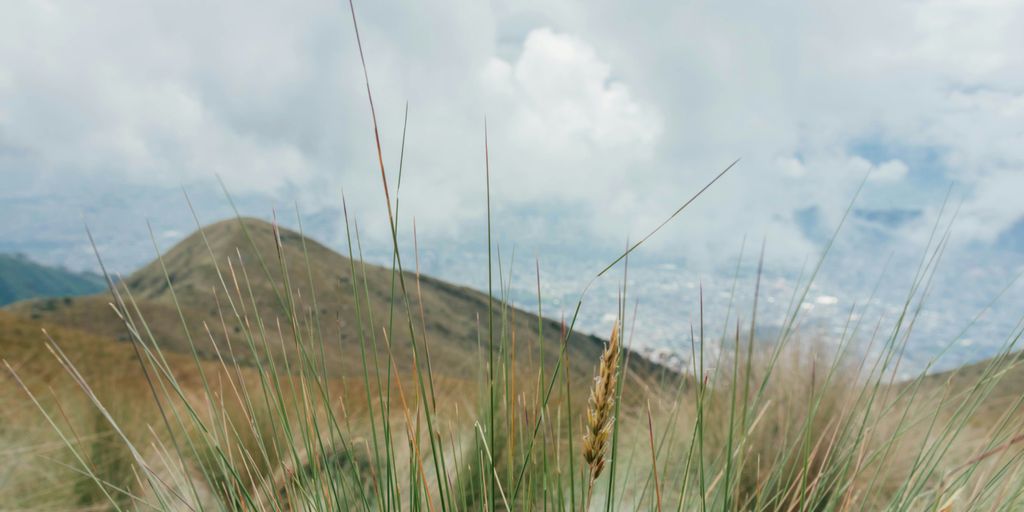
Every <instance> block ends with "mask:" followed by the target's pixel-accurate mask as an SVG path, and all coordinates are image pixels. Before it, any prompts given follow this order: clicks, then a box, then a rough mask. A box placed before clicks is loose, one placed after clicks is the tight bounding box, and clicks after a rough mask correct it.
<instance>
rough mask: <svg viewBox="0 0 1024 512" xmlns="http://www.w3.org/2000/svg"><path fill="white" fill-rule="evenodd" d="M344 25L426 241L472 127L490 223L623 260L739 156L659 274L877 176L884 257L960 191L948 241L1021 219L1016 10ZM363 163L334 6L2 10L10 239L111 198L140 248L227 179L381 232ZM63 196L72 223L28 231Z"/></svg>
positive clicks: (399, 8)
mask: <svg viewBox="0 0 1024 512" xmlns="http://www.w3.org/2000/svg"><path fill="white" fill-rule="evenodd" d="M356 10H357V15H358V18H359V22H360V28H361V30H362V35H363V42H364V46H365V49H366V57H367V61H368V66H369V74H370V80H371V82H372V86H373V90H374V95H375V99H376V102H377V107H378V116H379V119H380V124H381V128H382V130H383V136H384V152H385V157H386V160H387V164H388V166H389V172H391V173H392V179H393V180H394V179H395V176H394V173H395V171H396V170H397V163H398V157H399V140H400V136H401V131H402V116H403V109H404V105H405V103H406V102H408V103H409V125H408V142H407V146H406V152H405V176H404V177H403V184H402V187H403V192H402V197H403V202H402V208H403V211H404V212H405V219H407V221H409V222H411V219H412V218H415V219H416V221H417V224H418V229H419V231H420V232H421V233H422V234H424V236H428V237H435V238H436V239H445V238H453V237H467V236H469V235H468V234H467V233H473V234H474V236H476V235H477V234H479V229H477V227H478V226H479V223H480V219H481V215H482V214H483V211H484V206H485V203H484V199H483V195H482V194H483V191H484V180H483V124H484V122H483V119H484V117H485V116H486V118H487V119H488V123H489V129H490V149H491V166H492V171H493V178H492V188H493V197H494V204H495V208H496V210H497V211H499V212H503V214H504V215H506V217H507V218H509V219H514V220H515V222H510V225H515V226H519V230H518V231H516V232H514V233H511V234H510V236H514V237H517V238H523V239H527V240H528V239H530V238H531V237H533V238H544V239H547V240H552V239H558V238H559V237H562V236H568V233H570V232H571V233H572V235H573V236H574V237H576V239H580V238H582V239H586V240H590V241H592V242H593V243H594V244H595V245H600V244H616V245H621V244H622V243H623V241H624V240H625V238H626V237H627V236H632V237H633V238H634V239H635V238H636V237H637V236H639V235H640V234H642V233H643V232H644V231H645V230H646V229H648V228H650V227H651V226H652V225H654V224H656V223H657V222H658V221H659V220H660V219H661V218H662V217H663V216H664V215H665V214H666V213H668V212H669V211H671V210H672V209H674V207H675V206H676V205H678V204H679V203H681V202H682V201H683V200H684V199H685V198H687V197H688V196H689V195H690V194H692V193H693V192H694V191H696V190H697V189H699V188H700V187H701V186H702V185H703V183H704V182H705V181H706V180H708V179H710V178H711V177H712V176H713V175H714V174H715V173H716V172H718V171H719V170H720V169H722V168H723V167H725V166H726V165H727V164H728V163H729V162H731V161H732V160H734V159H736V158H742V162H741V163H740V164H739V166H738V167H737V168H736V169H735V171H734V172H733V173H732V174H731V175H730V176H728V177H727V178H725V179H724V180H723V181H722V182H721V183H720V184H719V185H717V186H716V187H714V188H713V189H712V190H711V191H710V192H709V193H708V194H707V195H706V197H705V198H704V199H703V200H702V201H700V202H699V204H698V205H697V206H696V207H694V208H693V210H692V211H691V212H689V213H687V214H686V215H685V216H684V217H682V218H681V219H680V221H679V222H678V223H676V224H673V225H672V226H670V228H669V229H668V230H667V231H666V232H665V233H664V234H663V235H662V236H660V237H658V238H657V239H655V240H654V241H653V242H652V246H651V249H650V250H652V251H656V252H657V251H670V252H671V251H674V252H679V253H683V254H686V255H687V256H688V257H689V258H692V259H693V260H694V261H713V260H716V259H719V258H720V257H721V256H720V255H723V254H727V255H729V256H728V257H729V258H731V257H732V254H734V253H735V250H736V247H737V246H738V240H739V239H740V238H741V237H742V236H743V235H744V234H746V235H749V236H751V237H754V238H757V239H759V238H761V237H762V236H767V237H768V239H769V240H770V241H771V243H772V246H773V247H774V248H775V250H774V251H773V252H772V255H774V257H777V258H778V259H780V260H782V261H784V260H787V259H792V260H798V259H802V258H803V257H804V256H805V255H807V254H808V253H811V252H813V251H814V250H816V248H817V247H819V246H820V243H821V241H820V235H821V233H820V232H821V231H822V229H824V228H827V229H831V226H833V225H834V224H835V222H836V221H837V219H838V217H839V215H840V214H841V213H842V212H843V211H844V210H845V208H846V206H847V204H848V202H849V200H850V199H851V198H852V196H853V193H854V190H855V189H856V187H857V185H858V184H859V183H860V181H861V180H862V178H863V177H864V176H865V175H866V173H867V172H868V171H869V170H870V171H872V172H871V175H870V176H871V177H870V178H869V181H868V184H867V187H866V189H865V191H864V194H863V195H862V197H861V199H860V202H859V203H858V208H859V209H861V210H863V211H862V219H866V220H864V222H867V223H869V224H870V223H874V224H877V226H876V228H877V229H878V230H881V231H883V232H885V233H886V236H887V237H888V238H897V239H899V240H901V241H908V243H913V242H914V241H915V240H920V239H921V238H923V237H924V236H926V235H927V234H928V227H929V226H930V225H931V223H932V222H933V221H934V215H935V212H936V211H937V209H938V207H939V206H940V204H941V202H942V199H943V197H944V195H945V193H946V190H947V188H948V187H949V186H950V185H953V187H954V189H953V190H954V193H953V197H954V199H955V201H960V200H961V199H962V200H963V205H962V208H961V211H960V217H959V221H958V223H957V226H958V229H957V235H956V238H955V242H956V243H958V244H964V245H971V246H978V247H983V248H984V247H990V246H992V245H993V244H996V243H997V242H998V241H1000V240H1005V239H1006V238H1007V237H1012V236H1013V232H1012V228H1013V226H1014V223H1015V222H1020V220H1021V218H1022V216H1024V201H1022V200H1021V194H1022V192H1024V52H1022V51H1021V49H1022V48H1024V30H1021V27H1022V26H1024V4H1022V3H1021V2H1017V1H984V2H979V1H973V0H972V1H962V2H961V1H947V0H943V1H892V0H886V1H870V0H868V1H864V0H859V1H856V2H786V1H782V2H744V3H742V4H739V3H734V2H670V1H652V2H608V1H579V2H574V1H568V2H546V1H545V2H540V1H537V2H529V1H527V2H478V1H465V2H462V1H447V0H441V1H435V2H387V1H374V2H367V1H357V2H356ZM375 157H376V154H375V151H374V147H373V138H372V131H371V125H370V116H369V109H368V106H367V102H366V94H365V90H364V83H363V78H362V74H361V70H360V68H359V60H358V53H357V50H356V47H355V38H354V33H353V29H352V22H351V18H350V16H349V12H348V6H347V4H346V3H345V2H342V1H338V0H334V1H289V2H252V1H219V2H200V1H181V0H175V1H141V2H140V1H116V0H94V1H90V2H79V1H43V0H12V1H8V2H4V4H3V6H2V7H0V178H2V181H3V183H4V184H5V185H4V187H3V188H0V208H2V209H4V210H7V211H8V212H10V213H11V214H13V215H14V216H15V218H18V219H21V220H22V221H24V219H26V218H30V219H37V220H38V222H40V223H53V222H57V220H55V219H70V220H69V222H70V225H72V226H76V229H77V226H78V225H79V223H80V218H81V213H82V212H81V211H76V209H78V210H81V209H82V208H83V207H82V206H81V205H82V204H84V205H90V204H91V205H92V206H91V208H99V206H97V204H98V203H100V202H103V204H107V202H108V201H110V199H111V198H116V197H118V194H122V195H131V196H132V197H125V198H124V200H123V203H122V202H118V203H114V204H113V205H112V206H108V207H107V209H108V210H109V211H118V210H117V209H118V208H122V209H124V210H125V211H120V212H119V213H118V215H117V218H118V219H120V220H123V222H125V223H132V224H136V225H139V224H142V223H143V220H142V218H143V217H151V218H156V219H159V218H160V217H161V216H162V215H167V212H166V210H165V208H166V204H167V201H162V202H159V203H154V202H151V201H148V200H138V199H137V198H138V197H151V196H159V195H161V194H166V193H168V192H166V191H170V192H169V194H171V196H172V197H173V200H174V201H177V202H180V196H178V195H176V194H177V192H176V190H177V188H178V187H180V186H181V185H185V186H187V187H188V188H189V189H190V190H193V191H195V190H200V191H202V190H207V189H213V188H214V187H215V186H216V181H215V176H216V175H220V176H221V177H222V178H223V179H224V181H225V182H226V183H227V186H228V187H229V189H231V191H232V192H233V193H234V194H236V195H237V196H239V197H241V198H243V199H244V198H247V197H248V198H267V199H266V200H267V201H268V202H271V203H274V204H276V205H277V206H280V205H281V204H284V205H288V204H290V202H291V201H293V200H298V201H299V203H300V204H301V205H302V207H303V209H304V210H305V211H309V212H316V211H318V210H321V209H323V208H337V206H338V205H339V202H340V201H339V197H340V195H341V191H342V189H344V190H345V193H346V194H347V196H348V198H349V200H350V206H351V208H352V209H353V210H354V211H356V212H357V213H358V215H360V217H361V218H362V219H363V220H364V223H365V224H366V225H367V228H366V231H367V232H370V233H372V232H374V231H376V232H382V230H383V226H384V219H385V217H384V215H383V211H384V210H383V204H384V203H383V199H382V194H381V188H380V179H379V174H378V172H377V170H376V165H375ZM215 196H216V195H215V194H214V197H215ZM53 198H74V199H73V200H68V201H65V200H63V199H62V200H60V201H57V203H56V204H55V205H54V206H55V208H51V209H47V210H46V211H47V212H50V213H48V214H47V216H46V217H45V218H39V217H35V216H28V214H26V213H25V212H28V211H35V210H32V208H37V207H38V205H39V204H41V203H40V202H43V203H45V201H47V200H53ZM75 201H80V203H76V202H75ZM211 201H213V200H211ZM274 204H268V206H267V208H266V210H269V208H270V206H273V205H274ZM62 206H64V207H62ZM19 213H21V217H18V216H17V215H18V214H19ZM108 213H109V212H108ZM263 213H266V212H265V211H264V212H263ZM206 220H213V219H206ZM61 222H62V221H61ZM24 224H25V223H24V222H21V225H20V226H19V227H18V228H17V229H18V230H15V228H12V227H8V228H6V230H5V233H6V234H5V236H7V237H9V238H11V237H17V236H22V234H25V233H29V234H28V235H25V236H29V235H31V234H32V233H34V232H35V230H33V229H32V228H30V227H27V226H25V225H24ZM108 229H109V227H108ZM19 230H20V231H19ZM29 231H32V232H29ZM1000 237H1002V239H1001V238H1000ZM12 243H13V242H12Z"/></svg>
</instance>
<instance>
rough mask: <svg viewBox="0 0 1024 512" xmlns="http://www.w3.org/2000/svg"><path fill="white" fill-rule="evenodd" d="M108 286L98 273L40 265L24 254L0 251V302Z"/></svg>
mask: <svg viewBox="0 0 1024 512" xmlns="http://www.w3.org/2000/svg"><path fill="white" fill-rule="evenodd" d="M105 287H106V285H105V283H104V282H103V277H101V276H99V275H96V274H92V273H88V272H72V271H70V270H67V269H64V268H57V267H48V266H45V265H40V264H39V263H36V262H34V261H32V260H30V259H28V257H26V256H24V255H22V254H0V306H2V305H4V304H10V303H12V302H16V301H19V300H24V299H31V298H36V297H64V296H69V295H87V294H90V293H96V292H98V291H100V290H102V289H104V288H105Z"/></svg>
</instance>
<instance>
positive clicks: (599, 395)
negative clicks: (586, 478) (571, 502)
mask: <svg viewBox="0 0 1024 512" xmlns="http://www.w3.org/2000/svg"><path fill="white" fill-rule="evenodd" d="M619 345H620V344H619V323H618V321H616V322H615V325H614V326H613V327H612V334H611V338H610V339H609V341H608V345H607V346H606V347H605V349H604V353H602V354H601V362H600V364H599V365H598V368H597V376H596V377H595V378H594V387H593V388H591V390H590V407H589V408H588V409H587V431H586V433H585V434H584V435H583V460H585V461H586V462H587V464H588V465H589V466H590V474H591V478H597V477H598V476H599V475H600V474H601V471H602V470H603V469H604V464H605V451H606V449H607V446H608V437H609V436H610V435H611V431H612V423H614V422H615V417H614V414H613V413H614V405H615V383H616V379H617V377H618V368H619V353H620V352H621V350H620V346H619Z"/></svg>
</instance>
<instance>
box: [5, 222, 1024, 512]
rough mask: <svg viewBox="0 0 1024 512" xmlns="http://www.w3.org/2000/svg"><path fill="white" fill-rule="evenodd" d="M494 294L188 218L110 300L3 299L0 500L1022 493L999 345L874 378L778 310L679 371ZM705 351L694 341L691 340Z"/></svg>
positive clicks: (53, 505)
mask: <svg viewBox="0 0 1024 512" xmlns="http://www.w3.org/2000/svg"><path fill="white" fill-rule="evenodd" d="M498 299H500V298H496V299H495V300H493V301H489V300H488V297H487V296H486V295H485V294H481V293H479V292H476V291H473V290H470V289H466V288H463V287H459V286H454V285H451V284H448V283H444V282H442V281H438V280H435V279H431V278H429V277H426V276H418V275H417V274H416V273H415V272H406V273H404V274H399V273H397V272H393V271H392V270H391V269H389V268H385V267H380V266H373V265H365V264H363V263H362V262H361V261H360V260H359V259H358V257H357V258H355V259H351V258H349V257H347V256H343V255H339V254H337V253H335V252H333V251H331V250H330V249H328V248H326V247H324V246H323V245H321V244H318V243H316V242H315V241H313V240H309V239H306V238H303V237H302V236H301V235H300V234H298V233H295V232H292V231H287V230H280V231H276V230H275V228H274V227H273V226H271V225H269V224H267V223H265V222H261V221H258V220H252V219H242V220H241V221H239V220H232V221H225V222H220V223H217V224H213V225H211V226H208V227H206V228H204V229H203V230H202V231H201V232H198V233H196V234H194V235H192V236H190V237H189V238H187V239H186V240H184V241H183V242H181V243H180V244H178V245H177V246H175V247H173V248H171V249H170V250H169V251H167V252H166V253H165V254H164V255H163V256H162V257H161V258H160V259H158V260H157V261H154V262H153V263H151V264H149V265H147V266H145V267H144V268H142V269H139V270H138V271H137V272H135V273H133V274H132V275H131V276H129V277H128V278H127V279H125V280H124V281H123V282H121V283H120V284H119V286H118V288H117V295H116V296H113V297H112V296H110V295H108V294H98V295H92V296H85V297H75V298H61V299H35V300H30V301H23V302H19V303H16V304H13V305H11V306H8V307H7V308H5V309H4V310H0V358H2V359H3V360H4V361H5V362H6V363H7V364H9V365H10V367H9V368H10V370H9V371H7V372H6V373H4V377H5V379H6V382H5V384H9V385H6V386H4V387H0V406H3V408H2V414H0V444H2V446H0V451H3V452H4V453H9V454H16V456H19V457H22V458H24V459H25V461H26V462H25V463H23V464H19V465H17V466H12V467H10V468H8V469H7V472H6V473H5V474H0V477H2V478H3V480H2V481H4V482H8V484H6V485H4V486H0V501H4V502H5V503H13V504H15V505H17V506H18V507H21V508H34V509H76V508H80V509H85V510H97V509H101V510H106V509H111V510H124V509H134V508H147V507H152V508H156V509H159V510H166V509H169V510H199V509H225V510H297V509H305V510H337V509H357V510H398V509H401V510H406V509H411V510H431V511H433V510H479V509H490V508H493V509H499V510H500V509H508V510H529V509H541V508H544V509H552V510H581V509H586V508H587V507H586V506H585V504H589V505H590V509H594V510H597V509H601V510H605V509H649V510H661V509H663V507H664V508H671V509H674V510H705V509H708V508H711V509H715V510H730V511H731V510H737V511H738V510H758V511H783V510H785V511H790V510H822V511H832V510H915V511H916V510H922V511H924V510H927V511H941V512H950V511H952V510H978V509H986V510H988V509H993V510H1015V509H1018V507H1019V506H1021V505H1024V451H1022V450H1021V449H1020V446H1021V445H1022V443H1024V434H1022V433H1021V432H1020V429H1019V427H1018V425H1019V423H1020V421H1019V420H1020V419H1021V417H1022V416H1021V414H1020V412H1021V403H1022V402H1024V398H1022V397H1024V393H1022V389H1024V388H1022V386H1024V369H1022V368H1021V365H1020V358H1018V357H1016V356H1006V357H1001V358H996V359H993V360H990V361H986V362H982V363H978V364H975V365H971V366H967V367H964V368H962V369H960V370H958V371H955V372H949V373H945V374H938V375H926V376H921V377H919V378H916V379H912V380H910V381H903V382H899V381H896V380H895V375H896V374H897V371H898V367H899V364H898V361H899V357H900V354H901V351H902V349H903V348H902V347H901V346H900V345H899V344H897V343H891V344H889V345H888V346H889V347H891V348H889V349H887V350H888V351H887V352H884V353H883V354H882V356H881V358H880V359H879V360H877V361H875V360H873V359H872V360H856V359H853V360H851V358H850V354H851V353H852V352H849V351H846V350H844V349H843V346H844V344H848V343H853V342H854V340H853V339H852V338H850V339H843V340H838V343H835V341H836V340H821V339H817V338H813V337H808V336H805V335H803V334H801V332H800V330H799V329H794V330H793V331H785V334H786V335H785V336H782V337H780V342H779V343H778V344H770V343H766V342H760V341H756V340H754V339H753V337H751V336H749V334H750V333H749V332H742V331H741V329H740V327H739V326H737V329H736V332H735V333H734V334H733V335H732V336H730V337H726V338H723V339H717V340H708V341H709V343H706V344H707V345H711V344H712V343H714V344H715V345H717V346H719V347H722V348H723V349H722V350H720V351H715V352H712V351H708V352H707V353H706V354H703V353H702V354H700V359H699V361H700V363H699V365H698V366H697V367H695V368H694V370H693V371H694V373H693V375H678V374H675V373H672V372H670V371H668V370H666V369H665V368H662V367H660V366H657V365H655V364H653V363H650V362H648V361H646V360H644V359H642V358H640V357H638V356H636V355H635V354H633V353H632V352H630V351H628V350H627V349H623V348H622V346H621V344H618V343H619V342H615V344H612V343H611V342H608V343H606V342H604V341H603V340H601V339H598V338H596V337H592V336H584V335H580V334H576V333H572V334H571V335H569V336H564V335H563V332H564V331H563V327H562V325H560V324H559V323H557V322H554V321H551V320H547V319H544V318H538V317H537V316H536V315H535V314H533V313H530V312H525V311H521V310H516V309H514V308H511V307H509V306H507V305H505V304H504V303H503V302H502V301H501V300H498ZM492 318H493V324H491V322H490V321H489V320H490V319H492ZM794 318H795V317H794ZM492 327H493V330H492ZM750 329H751V330H753V331H754V332H757V331H756V328H755V327H753V326H752V327H751V328H750ZM43 330H45V334H44V332H43ZM492 332H493V340H494V344H493V346H492V345H491V339H492V334H491V333H492ZM622 333H623V331H616V333H615V335H613V336H612V338H613V339H616V340H620V339H621V334H622ZM898 334H900V333H893V334H892V335H888V336H889V339H893V340H895V339H897V338H898V336H897V335H898ZM830 341H831V342H833V343H831V344H830ZM704 345H705V343H703V342H702V341H701V340H700V339H699V335H698V338H697V339H695V350H698V351H702V350H703V346H704ZM609 346H611V347H616V349H615V350H612V349H608V348H607V347H609ZM835 346H838V347H839V348H838V349H835V351H834V352H830V350H829V349H826V348H825V347H835ZM492 348H493V350H492ZM492 365H493V366H492ZM595 376H596V378H595ZM26 392H27V393H26Z"/></svg>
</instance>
